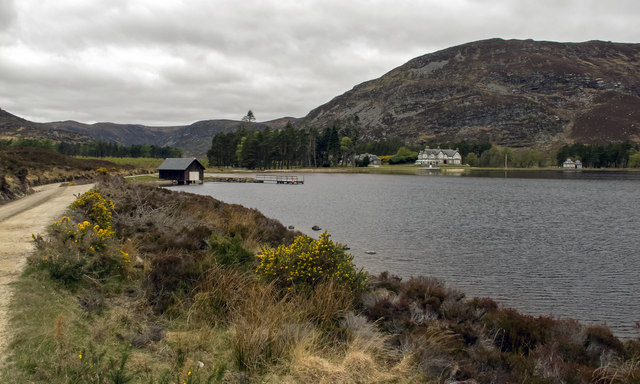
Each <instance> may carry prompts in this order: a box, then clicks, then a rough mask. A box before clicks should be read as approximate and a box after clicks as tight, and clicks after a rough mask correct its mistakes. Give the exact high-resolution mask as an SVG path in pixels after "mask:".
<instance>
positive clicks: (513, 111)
mask: <svg viewBox="0 0 640 384" xmlns="http://www.w3.org/2000/svg"><path fill="white" fill-rule="evenodd" d="M638 63H640V44H615V43H607V42H600V41H591V42H586V43H553V42H537V41H531V40H526V41H518V40H509V41H504V40H500V39H493V40H485V41H479V42H474V43H469V44H464V45H460V46H457V47H453V48H449V49H445V50H442V51H439V52H435V53H432V54H428V55H424V56H420V57H417V58H415V59H413V60H411V61H409V62H408V63H406V64H404V65H402V66H400V67H398V68H396V69H394V70H392V71H391V72H389V73H387V74H385V75H384V76H382V77H380V78H378V79H375V80H371V81H368V82H365V83H362V84H360V85H357V86H355V87H354V88H353V89H352V90H350V91H348V92H346V93H345V94H343V95H341V96H338V97H336V98H334V99H333V100H331V101H330V102H328V103H326V104H324V105H322V106H320V107H318V108H316V109H314V110H312V111H311V112H310V113H309V114H308V115H307V116H306V117H305V118H304V123H305V124H307V125H310V126H318V127H323V126H327V125H329V124H331V123H332V122H333V121H335V120H339V119H345V118H348V117H350V116H353V115H357V116H358V117H359V118H360V122H361V124H362V126H363V135H364V136H365V137H366V138H369V139H379V138H385V137H400V138H402V139H404V140H408V141H411V142H414V143H420V142H426V141H428V140H430V139H436V140H441V141H445V140H459V139H465V140H471V141H490V142H495V143H497V144H500V145H506V146H512V147H535V148H541V149H545V148H552V147H557V146H559V145H561V144H564V143H572V142H585V143H607V142H610V141H617V140H632V141H635V142H640V65H639V64H638Z"/></svg>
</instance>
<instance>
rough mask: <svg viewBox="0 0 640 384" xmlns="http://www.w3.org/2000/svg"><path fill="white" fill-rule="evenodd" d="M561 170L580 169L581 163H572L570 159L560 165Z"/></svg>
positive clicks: (577, 161)
mask: <svg viewBox="0 0 640 384" xmlns="http://www.w3.org/2000/svg"><path fill="white" fill-rule="evenodd" d="M562 168H572V169H580V168H582V162H581V161H580V160H576V161H573V160H571V159H570V158H567V160H565V161H564V163H562Z"/></svg>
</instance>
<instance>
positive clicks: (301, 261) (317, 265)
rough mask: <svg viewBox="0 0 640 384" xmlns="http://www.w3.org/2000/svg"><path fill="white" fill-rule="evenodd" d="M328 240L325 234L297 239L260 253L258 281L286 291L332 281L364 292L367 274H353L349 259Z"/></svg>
mask: <svg viewBox="0 0 640 384" xmlns="http://www.w3.org/2000/svg"><path fill="white" fill-rule="evenodd" d="M329 237H330V235H329V234H328V233H327V232H324V233H322V234H321V235H320V239H318V240H314V239H312V238H310V237H308V236H305V235H300V236H298V237H297V238H296V239H295V240H294V242H293V244H291V245H290V246H285V245H281V246H279V247H278V248H271V249H263V250H262V252H261V253H260V254H258V255H257V256H256V257H257V258H258V260H259V265H258V268H257V269H256V272H257V273H258V275H259V276H260V277H261V278H262V279H264V280H266V281H275V282H276V284H277V285H279V286H280V287H282V288H287V289H293V288H296V289H302V290H305V289H309V288H312V287H314V286H316V285H317V284H319V283H321V282H324V281H330V280H333V281H335V282H337V283H338V284H340V285H341V286H343V287H345V288H347V289H349V290H351V291H355V292H360V291H364V290H365V289H366V283H367V274H366V273H365V272H363V271H362V270H360V271H358V270H356V267H355V265H354V264H353V262H352V260H353V256H352V255H350V254H348V253H346V252H345V251H344V247H343V246H342V245H341V244H340V243H334V242H333V241H332V240H331V239H330V238H329Z"/></svg>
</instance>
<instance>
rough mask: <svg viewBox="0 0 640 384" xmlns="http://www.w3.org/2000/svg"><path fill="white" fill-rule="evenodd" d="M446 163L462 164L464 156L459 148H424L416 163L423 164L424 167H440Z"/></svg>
mask: <svg viewBox="0 0 640 384" xmlns="http://www.w3.org/2000/svg"><path fill="white" fill-rule="evenodd" d="M444 164H454V165H460V164H462V156H461V155H460V152H458V150H457V149H440V148H438V149H429V147H427V148H425V149H423V150H422V151H420V153H419V154H418V160H416V162H415V165H422V166H423V167H429V168H434V167H439V166H441V165H444Z"/></svg>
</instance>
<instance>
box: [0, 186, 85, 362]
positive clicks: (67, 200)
mask: <svg viewBox="0 0 640 384" xmlns="http://www.w3.org/2000/svg"><path fill="white" fill-rule="evenodd" d="M92 187H93V184H88V185H76V186H71V187H63V186H61V185H60V184H50V185H45V186H41V187H39V188H36V190H37V192H36V193H34V194H32V195H29V196H27V197H24V198H22V199H20V200H17V201H13V202H11V203H8V204H5V205H2V206H0V367H1V366H3V365H4V363H5V352H6V348H7V345H8V342H9V336H10V332H9V330H8V329H7V324H8V321H9V315H8V312H7V311H8V306H9V302H10V301H11V297H12V295H13V293H12V288H11V286H10V283H11V282H12V281H15V280H16V279H18V277H19V276H20V273H21V272H22V270H23V268H24V265H25V262H26V258H27V256H28V255H29V254H30V253H31V251H32V250H33V248H32V247H33V244H32V242H31V234H35V233H41V234H44V233H45V232H46V229H47V226H48V225H49V224H51V223H52V222H53V221H54V220H55V219H57V218H58V217H59V216H61V215H62V214H63V213H64V211H65V209H66V208H67V207H68V206H69V205H70V204H71V203H72V202H73V201H74V200H75V197H74V194H81V193H84V192H86V191H88V190H89V189H91V188H92Z"/></svg>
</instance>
